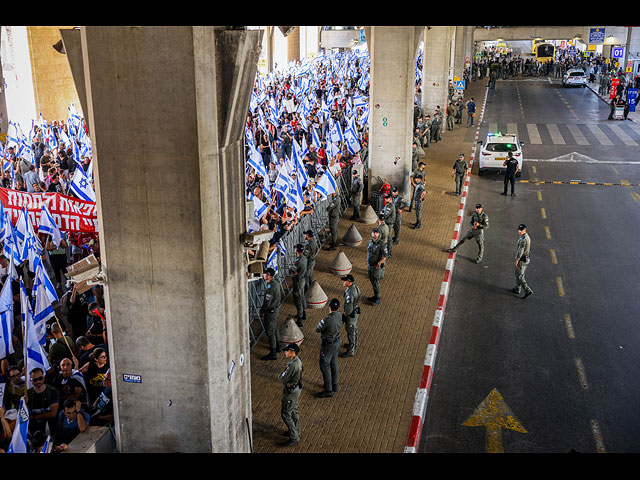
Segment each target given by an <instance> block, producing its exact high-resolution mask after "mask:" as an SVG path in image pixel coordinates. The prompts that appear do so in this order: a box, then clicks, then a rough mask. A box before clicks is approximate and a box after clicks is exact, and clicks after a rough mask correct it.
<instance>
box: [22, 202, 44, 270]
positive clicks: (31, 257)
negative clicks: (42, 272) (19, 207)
mask: <svg viewBox="0 0 640 480" xmlns="http://www.w3.org/2000/svg"><path fill="white" fill-rule="evenodd" d="M23 212H24V215H25V218H26V224H27V231H26V234H25V238H24V242H23V244H22V250H21V254H20V257H21V258H23V259H24V260H28V261H29V270H30V271H32V272H34V273H35V271H36V267H37V263H38V262H40V255H42V251H43V248H42V245H41V244H40V240H39V239H38V237H37V236H36V233H35V231H34V230H33V225H32V224H31V220H29V214H28V213H27V212H26V208H24V209H23Z"/></svg>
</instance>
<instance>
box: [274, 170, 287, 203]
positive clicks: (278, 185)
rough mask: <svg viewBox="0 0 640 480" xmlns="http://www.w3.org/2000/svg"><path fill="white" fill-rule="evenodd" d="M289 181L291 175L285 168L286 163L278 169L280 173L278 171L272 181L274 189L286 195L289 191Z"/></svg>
mask: <svg viewBox="0 0 640 480" xmlns="http://www.w3.org/2000/svg"><path fill="white" fill-rule="evenodd" d="M290 183H291V177H290V175H289V172H288V170H287V167H286V164H285V166H284V167H283V168H281V169H280V173H278V177H277V178H276V181H275V182H274V184H273V185H274V189H275V191H276V192H279V193H281V194H282V195H284V196H287V195H288V193H289V184H290Z"/></svg>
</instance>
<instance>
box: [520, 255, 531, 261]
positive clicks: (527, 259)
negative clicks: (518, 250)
mask: <svg viewBox="0 0 640 480" xmlns="http://www.w3.org/2000/svg"><path fill="white" fill-rule="evenodd" d="M520 260H521V261H523V262H528V261H529V255H528V254H527V255H522V256H521V257H520Z"/></svg>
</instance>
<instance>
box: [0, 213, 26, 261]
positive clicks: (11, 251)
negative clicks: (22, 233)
mask: <svg viewBox="0 0 640 480" xmlns="http://www.w3.org/2000/svg"><path fill="white" fill-rule="evenodd" d="M2 241H3V243H4V246H3V247H2V248H3V250H4V256H5V257H7V258H13V261H14V263H15V264H16V265H20V264H21V263H22V262H23V261H24V259H23V258H22V257H21V256H20V248H19V245H18V238H17V236H16V232H15V230H14V228H13V225H12V223H11V219H10V218H9V214H8V213H7V212H5V213H4V237H3V238H2Z"/></svg>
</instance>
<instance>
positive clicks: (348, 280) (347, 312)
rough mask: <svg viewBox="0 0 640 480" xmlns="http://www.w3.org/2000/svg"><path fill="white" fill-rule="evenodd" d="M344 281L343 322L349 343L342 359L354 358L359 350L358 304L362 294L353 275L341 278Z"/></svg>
mask: <svg viewBox="0 0 640 480" xmlns="http://www.w3.org/2000/svg"><path fill="white" fill-rule="evenodd" d="M340 280H342V286H343V287H346V290H345V291H344V313H343V314H342V321H343V322H344V324H345V330H346V331H347V339H348V340H349V343H347V344H345V347H346V348H347V350H346V351H345V352H343V353H341V354H340V357H343V358H344V357H353V356H354V355H355V353H356V349H357V348H358V314H359V313H360V307H359V306H358V302H359V301H360V297H362V293H361V292H360V288H358V286H357V285H356V283H355V278H353V275H345V276H343V277H341V278H340Z"/></svg>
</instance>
